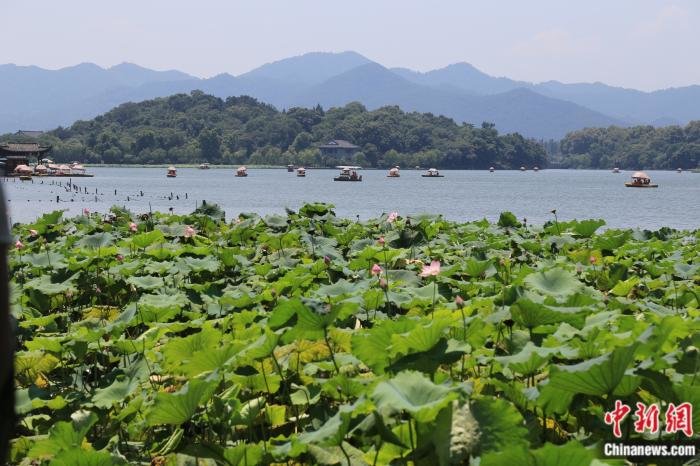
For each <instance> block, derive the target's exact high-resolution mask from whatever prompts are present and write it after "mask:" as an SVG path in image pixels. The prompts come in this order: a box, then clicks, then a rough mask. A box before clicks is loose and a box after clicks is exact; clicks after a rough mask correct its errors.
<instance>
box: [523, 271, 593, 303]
mask: <svg viewBox="0 0 700 466" xmlns="http://www.w3.org/2000/svg"><path fill="white" fill-rule="evenodd" d="M525 283H526V284H528V285H529V286H530V287H531V288H532V289H534V290H536V291H538V292H540V293H542V294H545V295H551V296H560V297H564V296H569V295H572V294H574V293H576V292H577V291H579V290H580V289H581V287H582V286H583V285H582V284H581V282H580V281H578V280H577V279H576V277H574V276H573V275H571V273H569V272H568V271H566V270H564V269H561V268H554V269H550V270H546V271H544V272H536V273H533V274H531V275H528V276H527V277H525Z"/></svg>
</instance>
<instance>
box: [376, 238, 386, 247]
mask: <svg viewBox="0 0 700 466" xmlns="http://www.w3.org/2000/svg"><path fill="white" fill-rule="evenodd" d="M377 243H379V245H380V246H384V243H386V241H385V240H384V237H383V236H380V237H379V239H378V240H377Z"/></svg>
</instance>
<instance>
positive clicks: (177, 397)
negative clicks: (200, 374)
mask: <svg viewBox="0 0 700 466" xmlns="http://www.w3.org/2000/svg"><path fill="white" fill-rule="evenodd" d="M217 384H218V382H217V381H216V380H201V379H190V381H189V382H187V383H186V384H185V385H184V386H183V387H182V388H181V389H180V390H178V391H177V392H175V393H163V392H159V393H158V394H156V401H155V403H154V404H153V406H152V407H151V409H150V410H149V411H148V413H147V414H146V422H147V424H148V425H149V426H155V425H159V424H170V425H181V424H182V423H184V422H186V421H188V420H189V419H190V418H191V417H192V416H193V415H194V413H195V412H196V411H197V409H198V408H199V407H200V406H201V405H202V404H203V403H206V402H207V400H209V398H210V397H211V396H212V394H213V393H214V390H215V389H216V385H217Z"/></svg>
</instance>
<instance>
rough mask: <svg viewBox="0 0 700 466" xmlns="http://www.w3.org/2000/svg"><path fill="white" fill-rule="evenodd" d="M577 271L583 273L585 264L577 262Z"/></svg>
mask: <svg viewBox="0 0 700 466" xmlns="http://www.w3.org/2000/svg"><path fill="white" fill-rule="evenodd" d="M576 273H577V274H578V275H581V274H582V273H583V266H582V265H581V264H576Z"/></svg>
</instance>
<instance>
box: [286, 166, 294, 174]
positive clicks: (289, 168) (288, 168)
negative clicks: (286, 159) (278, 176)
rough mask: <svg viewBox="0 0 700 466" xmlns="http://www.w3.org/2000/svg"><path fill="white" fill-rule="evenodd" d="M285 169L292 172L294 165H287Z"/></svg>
mask: <svg viewBox="0 0 700 466" xmlns="http://www.w3.org/2000/svg"><path fill="white" fill-rule="evenodd" d="M287 171H288V172H289V173H292V172H293V171H294V165H287Z"/></svg>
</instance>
